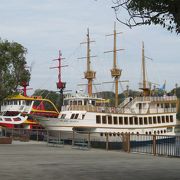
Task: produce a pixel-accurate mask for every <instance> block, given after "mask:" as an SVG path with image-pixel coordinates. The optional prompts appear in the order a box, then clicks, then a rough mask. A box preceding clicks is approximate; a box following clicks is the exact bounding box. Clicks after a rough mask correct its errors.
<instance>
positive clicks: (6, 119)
mask: <svg viewBox="0 0 180 180" xmlns="http://www.w3.org/2000/svg"><path fill="white" fill-rule="evenodd" d="M4 119H5V121H12V119H11V118H4Z"/></svg>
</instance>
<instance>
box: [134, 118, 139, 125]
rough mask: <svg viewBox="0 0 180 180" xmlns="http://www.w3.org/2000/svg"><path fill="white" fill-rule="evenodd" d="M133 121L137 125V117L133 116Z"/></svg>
mask: <svg viewBox="0 0 180 180" xmlns="http://www.w3.org/2000/svg"><path fill="white" fill-rule="evenodd" d="M134 123H135V124H136V125H137V124H138V118H137V117H134Z"/></svg>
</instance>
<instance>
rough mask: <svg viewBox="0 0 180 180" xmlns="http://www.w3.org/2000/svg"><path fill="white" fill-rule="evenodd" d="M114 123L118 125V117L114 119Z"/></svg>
mask: <svg viewBox="0 0 180 180" xmlns="http://www.w3.org/2000/svg"><path fill="white" fill-rule="evenodd" d="M113 121H114V124H118V121H117V117H116V116H114V117H113Z"/></svg>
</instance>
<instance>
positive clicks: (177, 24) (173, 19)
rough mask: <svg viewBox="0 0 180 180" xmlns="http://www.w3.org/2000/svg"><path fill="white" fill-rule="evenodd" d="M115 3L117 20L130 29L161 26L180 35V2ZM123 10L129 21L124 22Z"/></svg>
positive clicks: (125, 0) (144, 0) (143, 0)
mask: <svg viewBox="0 0 180 180" xmlns="http://www.w3.org/2000/svg"><path fill="white" fill-rule="evenodd" d="M113 3H114V6H113V7H112V8H113V9H114V11H115V14H116V18H117V20H118V21H119V22H121V23H123V24H125V25H127V26H128V27H130V28H131V27H134V26H138V25H151V24H155V25H157V24H159V25H161V26H163V27H164V28H167V30H169V31H171V32H172V31H176V33H177V34H178V33H180V1H179V0H113ZM122 10H125V11H126V12H127V13H128V16H129V17H128V20H123V17H122V14H121V16H120V12H121V11H122ZM125 18H126V17H125Z"/></svg>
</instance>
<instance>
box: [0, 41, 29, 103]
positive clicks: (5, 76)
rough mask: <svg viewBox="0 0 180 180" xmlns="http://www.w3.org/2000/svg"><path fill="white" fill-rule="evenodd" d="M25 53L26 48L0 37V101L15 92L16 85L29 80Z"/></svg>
mask: <svg viewBox="0 0 180 180" xmlns="http://www.w3.org/2000/svg"><path fill="white" fill-rule="evenodd" d="M26 53H27V49H26V48H24V47H23V46H22V45H21V44H19V43H17V42H9V41H7V40H1V39H0V101H1V100H2V99H4V98H5V97H7V96H8V95H10V94H12V93H13V92H17V88H18V85H22V83H23V82H25V81H26V82H29V80H30V72H29V70H27V69H26V58H25V55H26Z"/></svg>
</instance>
